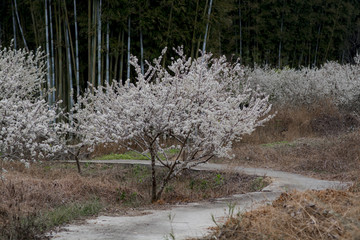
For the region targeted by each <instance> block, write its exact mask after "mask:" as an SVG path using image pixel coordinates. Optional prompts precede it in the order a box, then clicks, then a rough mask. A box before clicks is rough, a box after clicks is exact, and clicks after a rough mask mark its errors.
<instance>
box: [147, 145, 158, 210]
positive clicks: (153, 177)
mask: <svg viewBox="0 0 360 240" xmlns="http://www.w3.org/2000/svg"><path fill="white" fill-rule="evenodd" d="M149 150H150V156H151V183H152V188H151V202H152V203H154V202H156V201H157V200H159V199H158V195H157V194H156V188H157V184H156V170H155V159H156V154H155V152H154V149H153V148H152V147H151V148H150V149H149Z"/></svg>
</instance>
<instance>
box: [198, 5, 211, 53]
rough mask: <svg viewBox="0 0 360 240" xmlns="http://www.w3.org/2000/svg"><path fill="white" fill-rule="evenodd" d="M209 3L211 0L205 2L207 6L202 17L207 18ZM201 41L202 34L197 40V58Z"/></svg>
mask: <svg viewBox="0 0 360 240" xmlns="http://www.w3.org/2000/svg"><path fill="white" fill-rule="evenodd" d="M208 3H209V0H206V3H205V8H204V12H203V16H202V19H205V16H206V9H207V7H208ZM200 43H201V35H200V36H199V39H198V42H197V47H196V49H197V51H196V53H195V58H198V55H199V49H200Z"/></svg>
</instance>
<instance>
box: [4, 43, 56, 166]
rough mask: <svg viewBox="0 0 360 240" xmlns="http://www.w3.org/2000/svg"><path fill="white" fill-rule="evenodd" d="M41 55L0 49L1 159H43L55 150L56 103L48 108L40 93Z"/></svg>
mask: <svg viewBox="0 0 360 240" xmlns="http://www.w3.org/2000/svg"><path fill="white" fill-rule="evenodd" d="M44 76H45V71H44V54H43V53H42V52H41V51H37V52H36V53H33V52H27V51H25V50H14V49H11V48H9V49H7V48H4V49H2V50H0V152H1V156H0V157H1V158H2V159H9V160H20V161H23V162H25V163H26V164H28V160H35V159H42V158H45V157H46V156H48V155H49V154H52V153H54V152H57V151H59V150H60V149H61V145H59V144H56V142H57V141H55V139H56V138H57V137H56V131H58V130H60V128H59V126H58V124H57V123H55V121H54V120H55V119H56V117H57V115H58V113H57V109H56V105H54V106H52V107H49V105H48V104H47V103H46V101H45V99H44V97H43V96H42V94H41V84H42V83H43V81H44Z"/></svg>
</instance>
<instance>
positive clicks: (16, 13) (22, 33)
mask: <svg viewBox="0 0 360 240" xmlns="http://www.w3.org/2000/svg"><path fill="white" fill-rule="evenodd" d="M14 6H15V15H16V19H17V22H18V24H19V29H20V34H21V37H22V39H23V42H24V47H25V49H26V50H27V51H29V48H28V46H27V44H26V40H25V36H24V31H23V29H22V27H21V23H20V18H19V13H18V10H17V4H16V0H14Z"/></svg>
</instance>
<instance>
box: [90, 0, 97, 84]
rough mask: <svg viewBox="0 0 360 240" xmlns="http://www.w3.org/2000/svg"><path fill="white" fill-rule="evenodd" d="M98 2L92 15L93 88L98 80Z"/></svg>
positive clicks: (95, 2) (94, 5) (94, 4)
mask: <svg viewBox="0 0 360 240" xmlns="http://www.w3.org/2000/svg"><path fill="white" fill-rule="evenodd" d="M96 12H97V1H94V3H93V13H92V23H93V26H94V27H93V29H94V32H93V37H92V53H91V59H92V66H91V70H92V72H91V83H92V85H93V87H95V79H96V46H97V45H96V36H97V28H96V23H97V14H96Z"/></svg>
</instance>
